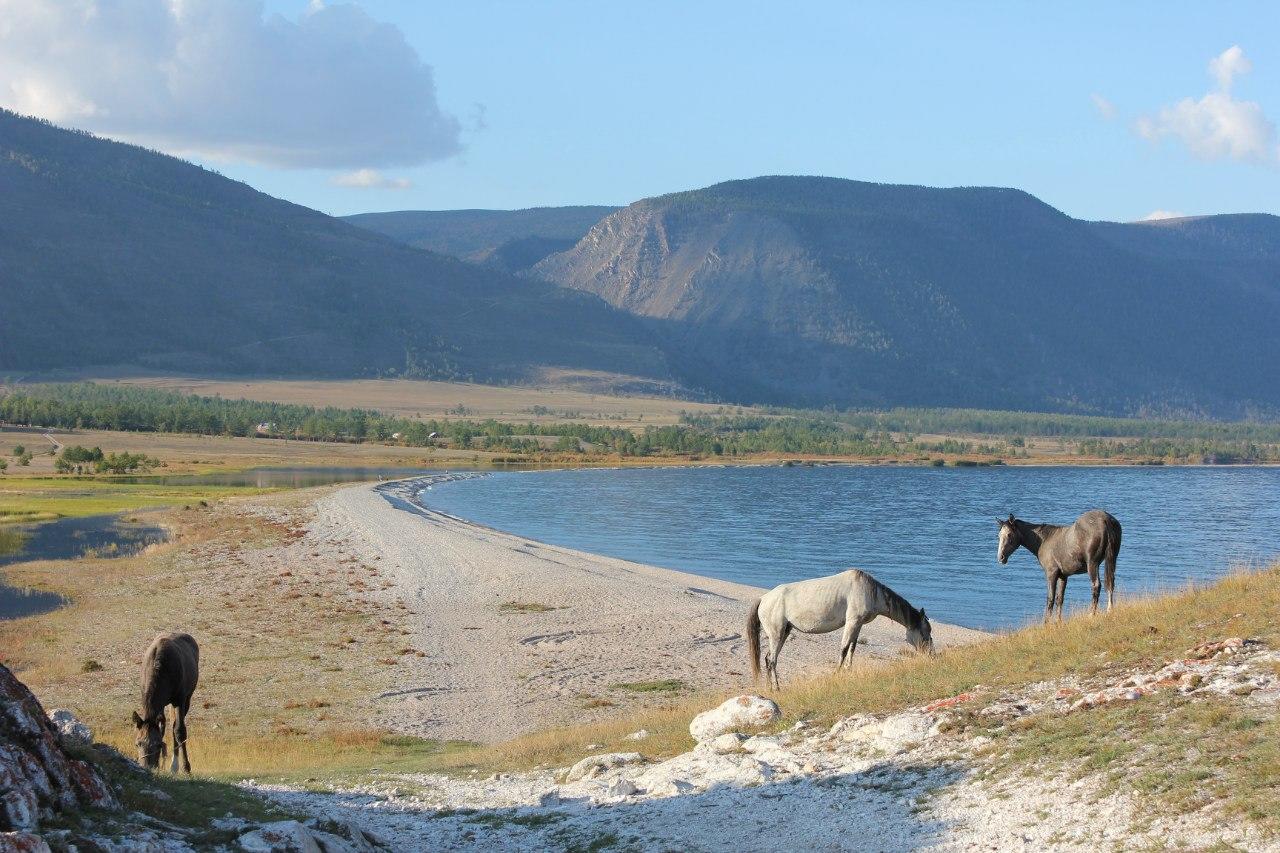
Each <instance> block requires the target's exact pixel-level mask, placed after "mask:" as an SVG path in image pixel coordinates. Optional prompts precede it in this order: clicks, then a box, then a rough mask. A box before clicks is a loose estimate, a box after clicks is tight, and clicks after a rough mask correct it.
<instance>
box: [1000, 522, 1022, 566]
mask: <svg viewBox="0 0 1280 853" xmlns="http://www.w3.org/2000/svg"><path fill="white" fill-rule="evenodd" d="M1015 521H1017V519H1016V518H1014V517H1013V513H1009V517H1008V518H997V519H996V524H999V525H1000V542H999V545H997V546H996V559H997V560H999V561H1000V564H1001V565H1004V564H1005V563H1007V562H1009V555H1010V554H1012V553H1013V552H1014V551H1016V550H1018V546H1019V545H1021V544H1022V539H1021V538H1020V537H1019V536H1018V525H1016V524H1014V522H1015Z"/></svg>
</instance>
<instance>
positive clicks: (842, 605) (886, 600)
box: [747, 569, 933, 687]
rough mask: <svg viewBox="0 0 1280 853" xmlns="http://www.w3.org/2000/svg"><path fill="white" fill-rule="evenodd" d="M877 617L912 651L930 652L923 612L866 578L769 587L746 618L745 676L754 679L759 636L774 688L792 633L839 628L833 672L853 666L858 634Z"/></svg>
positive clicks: (852, 574) (853, 573)
mask: <svg viewBox="0 0 1280 853" xmlns="http://www.w3.org/2000/svg"><path fill="white" fill-rule="evenodd" d="M877 616H887V617H889V618H890V619H892V620H893V621H895V622H897V623H898V624H899V625H902V626H903V627H904V628H906V629H907V642H908V643H910V644H911V645H912V647H914V648H915V650H916V651H918V652H932V651H933V629H932V627H931V626H930V625H929V619H928V617H926V616H925V615H924V609H923V608H921V609H920V610H916V609H915V608H914V607H912V606H911V604H910V603H909V602H908V601H907V600H906V599H905V598H903V597H902V596H900V595H898V594H897V593H896V592H894V591H893V590H891V589H889V587H887V586H885V585H884V584H882V583H880V581H878V580H876V579H875V578H873V577H871V575H869V574H867V573H866V572H860V571H858V570H857V569H848V570H847V571H843V572H841V573H840V574H838V575H831V576H829V577H825V578H813V579H812V580H807V581H799V582H797V583H784V584H782V585H781V586H777V587H774V588H773V589H771V590H770V591H769V592H766V593H765V594H764V595H763V596H762V597H760V598H758V599H756V602H755V603H754V604H752V605H751V611H750V613H748V614H747V647H748V650H749V651H748V653H749V654H750V655H751V675H752V677H753V678H755V679H759V677H760V632H761V631H762V630H763V631H764V633H765V635H766V636H767V637H768V638H769V650H768V651H767V652H766V653H765V656H764V669H765V679H766V681H769V680H772V684H773V686H774V687H779V686H780V684H779V681H778V653H779V652H780V651H782V644H783V643H785V642H786V641H787V637H788V636H789V635H790V634H791V630H792V629H793V628H794V629H795V630H797V631H800V632H801V633H804V634H827V633H830V632H831V631H834V630H836V629H837V628H841V627H843V628H844V633H843V634H842V635H841V637H840V663H839V664H838V665H837V666H836V669H837V670H838V669H840V668H841V667H848V666H851V665H852V664H853V652H854V649H855V647H856V646H857V645H858V632H859V631H860V630H862V626H863V625H865V624H867V623H868V622H870V621H871V620H872V619H875V618H876V617H877Z"/></svg>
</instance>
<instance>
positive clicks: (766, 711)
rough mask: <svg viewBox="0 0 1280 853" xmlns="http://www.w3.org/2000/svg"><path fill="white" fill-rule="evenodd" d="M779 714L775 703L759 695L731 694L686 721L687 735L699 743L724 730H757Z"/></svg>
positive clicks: (780, 713) (779, 715) (780, 711)
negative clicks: (689, 720) (716, 704)
mask: <svg viewBox="0 0 1280 853" xmlns="http://www.w3.org/2000/svg"><path fill="white" fill-rule="evenodd" d="M781 717H782V710H781V709H780V708H779V707H778V703H776V702H774V701H773V700H772V699H766V698H764V697H763V696H735V697H733V698H732V699H729V700H727V701H726V702H724V703H723V704H721V705H720V706H719V707H718V708H713V709H712V710H710V711H703V712H702V713H701V714H699V715H698V716H696V717H694V718H693V722H691V723H689V734H691V735H693V739H694V740H696V741H698V743H702V742H703V741H708V740H712V739H713V738H715V737H716V736H718V735H722V734H725V733H726V732H734V731H738V730H740V729H758V728H760V727H761V726H767V725H769V724H770V723H772V722H774V721H775V720H777V719H779V718H781Z"/></svg>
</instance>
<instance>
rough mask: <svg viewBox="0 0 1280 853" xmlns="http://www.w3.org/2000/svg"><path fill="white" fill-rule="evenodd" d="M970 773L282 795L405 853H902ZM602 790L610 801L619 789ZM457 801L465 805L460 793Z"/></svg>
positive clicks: (927, 765)
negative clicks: (514, 791)
mask: <svg viewBox="0 0 1280 853" xmlns="http://www.w3.org/2000/svg"><path fill="white" fill-rule="evenodd" d="M966 772H967V767H966V766H965V765H964V764H961V763H958V762H946V761H941V762H917V763H912V764H905V765H898V764H894V763H890V762H881V763H877V764H874V765H872V766H870V767H868V768H866V769H865V770H862V771H858V772H849V773H838V774H834V775H824V776H807V777H799V778H797V777H788V778H786V779H783V780H780V781H772V782H765V783H763V784H757V785H748V786H742V785H738V784H734V783H719V784H715V785H712V786H711V787H709V788H706V789H704V790H701V791H697V792H690V793H687V794H682V795H678V796H672V797H665V798H661V799H649V800H643V799H635V798H626V799H620V800H616V801H613V802H606V803H601V804H596V805H593V804H592V802H591V799H590V796H589V795H587V794H584V795H583V796H580V797H564V798H556V797H554V796H552V797H548V796H546V795H544V797H543V804H542V805H538V806H529V807H520V808H489V809H469V808H465V807H459V808H454V809H432V808H429V807H425V806H416V805H414V804H411V803H408V804H407V803H404V802H389V801H387V800H386V799H384V798H382V797H379V796H375V795H367V794H343V793H337V794H315V795H311V794H298V795H294V794H288V793H285V794H281V795H278V796H280V798H281V799H282V801H283V803H284V805H286V806H287V807H289V808H292V809H297V810H300V811H310V812H313V813H315V814H317V815H318V816H320V817H327V818H332V819H336V820H343V821H346V820H351V821H355V822H356V823H357V824H359V825H361V826H363V827H365V828H366V829H369V830H372V831H373V832H375V833H378V834H380V835H382V836H383V837H384V838H385V839H386V840H387V841H388V842H390V843H391V845H392V846H393V847H397V848H399V847H401V846H404V845H408V846H407V847H405V849H409V848H412V849H431V850H453V849H467V848H475V849H486V850H682V851H684V850H688V851H714V850H737V851H741V850H783V849H791V850H859V851H879V850H883V851H890V850H894V851H896V850H906V849H913V848H916V847H920V846H926V845H928V844H930V843H931V842H936V841H937V840H938V839H939V838H940V837H941V836H942V835H943V833H944V832H945V830H946V825H945V824H943V823H941V822H939V821H937V820H934V819H933V818H932V817H930V815H929V811H928V800H929V798H930V796H931V794H932V792H934V791H936V790H938V789H939V788H943V787H945V786H947V785H950V784H953V783H955V782H957V781H958V780H960V779H961V778H962V777H963V776H964V775H965V774H966ZM396 781H400V780H399V779H397V780H396ZM404 781H406V782H409V783H412V782H413V781H414V780H412V779H411V778H406V779H405V780H404ZM471 784H480V783H471ZM502 784H503V783H502V782H501V781H497V780H495V781H493V782H491V783H490V784H489V785H486V786H485V787H487V788H490V789H493V788H500V787H501V786H502ZM586 784H591V783H586ZM596 784H598V785H599V788H598V789H597V790H598V791H599V792H600V793H603V792H604V791H605V790H606V789H607V787H608V784H609V782H608V781H604V780H601V781H599V782H598V783H596ZM432 787H434V786H432ZM576 787H581V786H576ZM440 793H443V794H445V796H446V797H448V794H447V793H445V792H443V791H441V792H440ZM435 796H436V794H433V793H430V792H428V793H426V794H425V795H424V797H423V798H424V799H428V800H430V799H434V798H435ZM449 799H450V800H452V801H453V802H457V795H456V794H455V795H454V796H453V797H450V798H449Z"/></svg>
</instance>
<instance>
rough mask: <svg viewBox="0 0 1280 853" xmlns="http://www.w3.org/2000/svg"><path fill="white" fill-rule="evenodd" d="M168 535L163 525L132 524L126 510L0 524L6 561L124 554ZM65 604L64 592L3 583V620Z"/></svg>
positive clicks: (0, 555) (0, 559)
mask: <svg viewBox="0 0 1280 853" xmlns="http://www.w3.org/2000/svg"><path fill="white" fill-rule="evenodd" d="M167 535H168V534H167V533H166V532H165V529H164V528H163V527H157V526H155V525H150V524H131V523H129V522H127V521H125V520H124V519H123V517H122V516H120V515H91V516H86V517H84V518H60V519H58V520H57V521H47V522H44V523H42V524H19V525H5V526H4V527H3V528H0V566H7V565H11V564H13V563H22V562H26V561H29V560H73V559H76V558H78V557H84V556H86V555H90V554H92V555H93V556H97V557H124V556H127V555H129V554H136V553H138V552H139V551H141V550H142V549H143V548H146V547H147V546H148V545H151V544H153V543H156V542H163V541H164V540H165V539H166V538H167ZM63 603H64V601H63V598H62V596H60V595H55V594H53V593H49V592H38V591H31V590H23V589H19V588H16V587H12V586H8V585H6V584H3V583H0V619H15V618H18V617H20V616H34V615H35V614H37V613H46V612H48V611H50V610H53V609H55V608H57V607H59V606H61V605H62V604H63Z"/></svg>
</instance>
